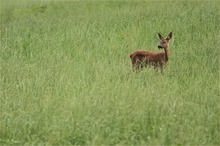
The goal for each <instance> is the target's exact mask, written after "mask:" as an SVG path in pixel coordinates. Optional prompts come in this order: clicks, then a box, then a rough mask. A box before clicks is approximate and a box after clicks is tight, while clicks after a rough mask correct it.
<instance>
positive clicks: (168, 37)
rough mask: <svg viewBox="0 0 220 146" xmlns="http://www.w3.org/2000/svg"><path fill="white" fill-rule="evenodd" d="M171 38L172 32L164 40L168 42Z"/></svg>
mask: <svg viewBox="0 0 220 146" xmlns="http://www.w3.org/2000/svg"><path fill="white" fill-rule="evenodd" d="M171 38H172V32H170V33H169V34H168V36H167V38H166V40H168V41H169V40H170V39H171Z"/></svg>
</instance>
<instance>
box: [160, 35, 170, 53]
mask: <svg viewBox="0 0 220 146" xmlns="http://www.w3.org/2000/svg"><path fill="white" fill-rule="evenodd" d="M158 36H159V38H160V44H159V45H158V48H159V49H165V48H167V47H168V45H169V44H168V43H169V40H170V39H171V38H172V32H170V33H169V35H168V36H167V38H166V39H164V37H163V36H162V35H161V34H160V33H158Z"/></svg>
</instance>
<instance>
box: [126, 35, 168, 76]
mask: <svg viewBox="0 0 220 146" xmlns="http://www.w3.org/2000/svg"><path fill="white" fill-rule="evenodd" d="M158 36H159V38H160V45H159V46H158V48H160V49H164V52H151V51H143V50H138V51H135V52H133V53H132V54H130V58H131V63H132V67H133V71H136V70H138V69H139V68H143V67H147V66H153V67H154V69H158V68H161V72H162V71H163V68H164V67H165V66H166V65H167V64H168V63H169V40H170V39H171V38H172V32H171V33H169V35H168V37H167V38H166V39H164V38H163V37H162V35H161V34H159V33H158Z"/></svg>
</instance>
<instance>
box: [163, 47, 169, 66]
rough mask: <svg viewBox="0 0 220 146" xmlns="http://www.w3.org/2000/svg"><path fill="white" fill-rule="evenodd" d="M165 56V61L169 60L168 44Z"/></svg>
mask: <svg viewBox="0 0 220 146" xmlns="http://www.w3.org/2000/svg"><path fill="white" fill-rule="evenodd" d="M164 53H165V54H164V57H165V61H166V62H169V59H170V47H169V46H167V47H166V48H164Z"/></svg>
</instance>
